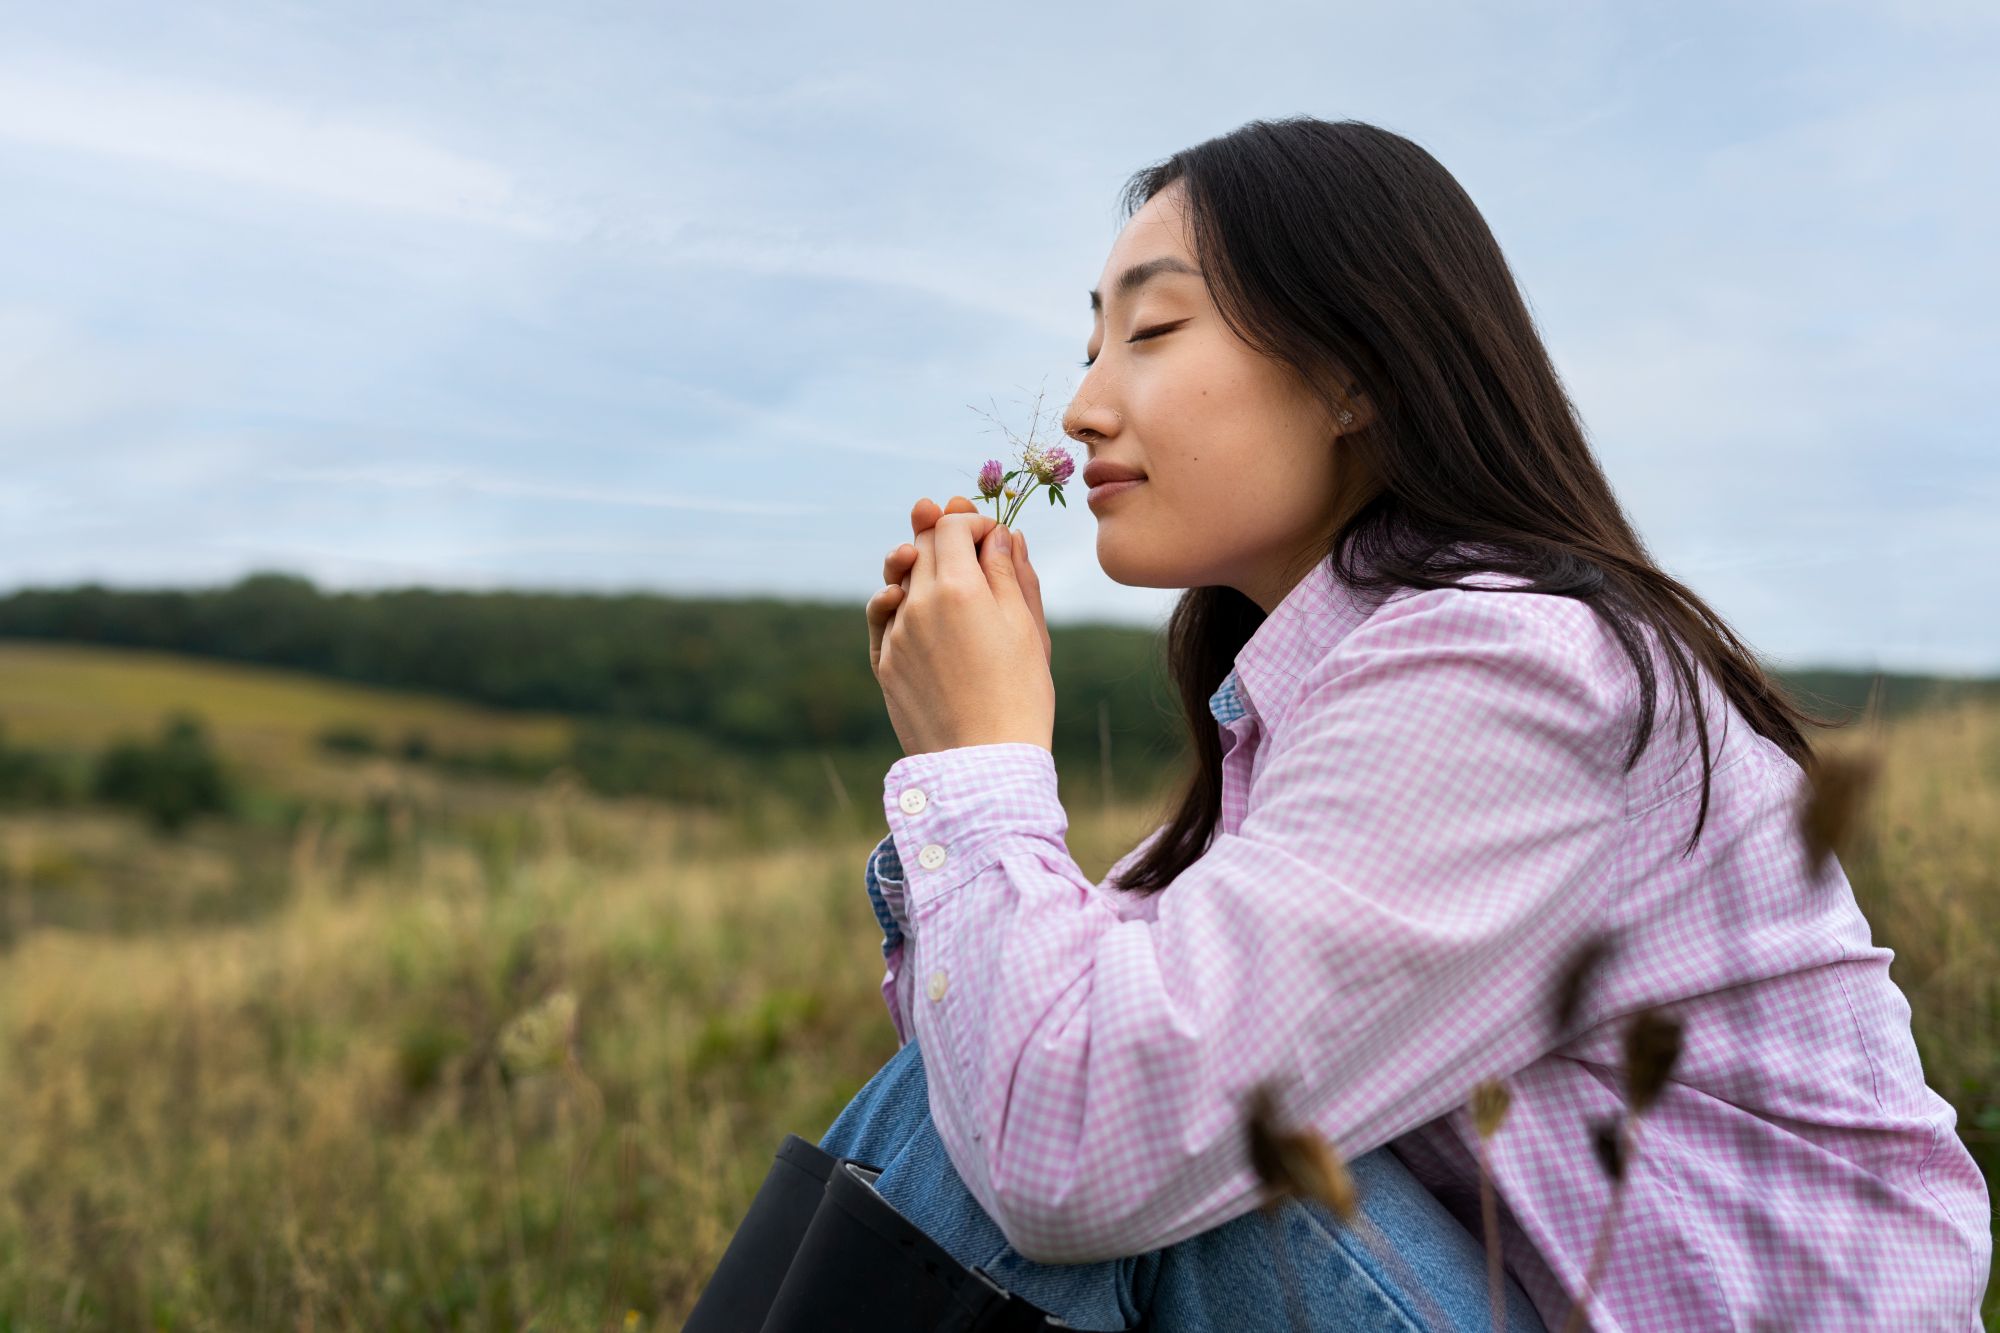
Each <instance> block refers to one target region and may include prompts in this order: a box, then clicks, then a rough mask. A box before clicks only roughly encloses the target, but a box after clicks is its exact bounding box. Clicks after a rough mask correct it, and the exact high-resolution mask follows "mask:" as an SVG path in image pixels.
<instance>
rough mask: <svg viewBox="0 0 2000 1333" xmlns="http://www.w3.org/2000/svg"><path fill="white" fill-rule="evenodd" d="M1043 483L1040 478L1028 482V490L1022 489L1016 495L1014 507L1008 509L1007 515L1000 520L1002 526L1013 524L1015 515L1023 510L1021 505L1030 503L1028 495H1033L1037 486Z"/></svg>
mask: <svg viewBox="0 0 2000 1333" xmlns="http://www.w3.org/2000/svg"><path fill="white" fill-rule="evenodd" d="M1041 484H1042V483H1041V482H1040V480H1035V481H1031V482H1029V483H1028V489H1027V490H1025V491H1022V492H1021V493H1020V494H1019V495H1017V496H1015V497H1014V507H1013V508H1012V509H1009V510H1008V511H1007V517H1005V518H1003V519H1001V520H1000V526H1002V527H1012V526H1013V524H1014V515H1016V514H1018V513H1020V512H1021V506H1022V505H1024V504H1026V503H1028V497H1029V496H1031V495H1033V494H1034V493H1035V487H1037V486H1039V485H1041Z"/></svg>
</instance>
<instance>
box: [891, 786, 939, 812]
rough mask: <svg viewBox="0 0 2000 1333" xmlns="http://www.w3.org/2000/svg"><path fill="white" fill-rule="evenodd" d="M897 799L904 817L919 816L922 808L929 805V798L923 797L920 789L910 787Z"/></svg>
mask: <svg viewBox="0 0 2000 1333" xmlns="http://www.w3.org/2000/svg"><path fill="white" fill-rule="evenodd" d="M898 799H899V803H900V804H901V805H902V807H903V813H904V814H906V815H920V814H922V813H923V812H924V807H925V806H927V805H929V804H930V803H931V798H930V797H928V796H926V795H924V789H923V788H922V787H910V788H908V789H906V790H905V791H904V792H903V794H902V796H901V797H900V798H898Z"/></svg>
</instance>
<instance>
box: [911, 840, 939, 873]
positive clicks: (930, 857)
mask: <svg viewBox="0 0 2000 1333" xmlns="http://www.w3.org/2000/svg"><path fill="white" fill-rule="evenodd" d="M917 864H918V865H920V866H922V867H923V868H924V869H926V870H936V869H937V868H938V867H939V866H941V865H943V864H944V848H942V847H940V846H939V845H938V844H936V843H932V844H931V845H930V846H928V847H926V848H924V849H923V850H922V851H921V852H918V853H917Z"/></svg>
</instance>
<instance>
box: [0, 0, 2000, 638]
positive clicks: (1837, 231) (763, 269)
mask: <svg viewBox="0 0 2000 1333" xmlns="http://www.w3.org/2000/svg"><path fill="white" fill-rule="evenodd" d="M417 10H418V7H413V6H406V5H390V4H368V3H351V4H340V5H334V4H322V5H311V4H296V3H295V4H268V3H267V4H261V5H251V4H236V3H205V2H204V0H189V2H188V3H176V4H174V5H168V6H162V5H150V4H136V3H135V4H125V5H104V4H96V3H89V2H88V0H84V2H82V3H66V4H64V5H60V6H57V5H28V4H26V3H22V2H21V0H0V461H4V463H5V465H6V473H7V482H6V484H5V485H4V487H0V588H12V587H16V586H22V585H35V584H50V583H70V582H75V581H80V580H83V579H97V580H101V581H104V582H107V583H112V584H116V585H124V586H160V585H163V584H176V585H197V584H207V583H215V582H221V581H226V580H230V579H233V578H235V577H236V576H238V575H240V574H241V573H243V572H245V571H247V570H250V569H258V568H281V569H289V570H294V571H296V572H299V573H302V574H306V575H308V576H310V577H312V578H314V579H315V580H317V581H319V582H320V583H321V584H322V585H324V586H331V587H375V586H400V585H407V584H411V583H427V584H434V585H451V586H462V587H473V588H484V587H502V586H516V587H542V588H574V589H633V588H646V589H657V590H661V591H667V592H684V593H714V594H738V593H772V592H775V593H780V594H786V595H795V596H802V597H811V598H817V599H825V600H844V601H851V602H852V604H853V605H854V607H855V609H856V618H857V619H856V627H857V633H859V632H860V621H859V615H860V605H861V603H862V602H863V601H864V600H865V599H866V598H867V597H868V595H869V594H870V593H872V592H873V591H874V589H875V588H876V587H877V586H879V582H880V566H881V559H882V555H883V553H884V552H885V551H886V550H887V549H888V548H889V547H891V546H893V545H894V544H895V543H896V542H897V541H899V540H901V539H902V538H903V537H904V536H905V535H907V532H908V517H907V516H908V509H909V505H910V503H911V502H912V501H913V500H914V499H915V498H916V497H917V496H918V495H924V494H928V495H932V496H934V497H936V498H938V499H940V500H941V499H943V498H945V497H946V496H948V495H950V494H952V493H954V492H965V491H968V490H969V489H970V487H971V485H972V482H971V478H972V475H973V473H974V472H975V470H976V469H977V467H978V464H979V462H980V460H982V459H984V458H986V457H989V456H1000V455H1002V454H1003V453H1004V450H1005V440H1004V438H1003V437H1002V436H1001V434H1000V433H999V430H998V428H997V426H996V425H995V423H994V422H993V421H992V420H990V419H989V418H988V417H987V416H985V415H983V414H984V413H988V412H991V413H995V414H997V415H998V416H999V417H1000V418H1001V419H1002V420H1004V421H1005V422H1007V423H1008V425H1009V426H1011V427H1012V428H1013V429H1015V430H1016V431H1020V430H1024V429H1025V428H1026V426H1027V423H1028V418H1029V415H1030V408H1031V406H1032V404H1033V402H1034V399H1035V396H1036V395H1037V393H1040V394H1041V395H1043V404H1044V409H1045V420H1048V421H1051V422H1052V421H1053V418H1054V416H1055V413H1056V412H1057V411H1059V410H1060V407H1061V405H1062V404H1063V403H1064V402H1065V401H1066V400H1067V399H1068V397H1069V396H1070V394H1071V393H1072V392H1073V391H1074V389H1075V387H1076V384H1077V383H1078V380H1079V377H1080V376H1081V375H1082V373H1083V372H1082V369H1081V368H1080V367H1079V366H1078V365H1077V362H1078V360H1079V359H1080V358H1081V356H1082V354H1083V347H1084V342H1085V339H1086V337H1087V335H1088V332H1089V309H1088V302H1087V298H1086V295H1085V293H1086V292H1087V291H1088V289H1089V288H1090V287H1091V286H1093V285H1094V284H1095V283H1096V280H1097V277H1098V274H1099V271H1100V269H1101V268H1102V265H1103V262H1104V258H1105V255H1106V253H1107V251H1108V249H1109V246H1110V244H1111V241H1112V239H1113V237H1114V236H1115V235H1116V231H1117V226H1118V217H1117V213H1116V199H1117V192H1118V188H1119V187H1120V186H1121V185H1122V183H1123V182H1124V180H1125V178H1126V176H1127V175H1128V174H1129V173H1130V172H1132V171H1133V170H1135V169H1136V168H1138V167H1141V166H1144V165H1146V164H1148V163H1151V162H1153V161H1156V160H1158V159H1159V158H1161V157H1164V156H1166V155H1167V154H1169V153H1171V152H1172V151H1174V150H1175V149H1177V148H1180V147H1183V146H1185V145H1187V144H1190V143H1194V142H1197V141H1199V140H1201V139H1204V138H1207V137H1209V136H1211V135H1214V134H1219V133H1222V132H1225V131H1227V130H1229V129H1232V128H1234V127H1236V126H1238V125H1240V124H1242V123H1243V122H1244V121H1247V120H1251V119H1255V118H1259V117H1276V116H1283V115H1290V114H1297V113H1303V114H1311V115H1318V116H1323V117H1327V118H1329V119H1341V118H1350V117H1351V118H1355V119H1361V120H1368V121H1372V122H1375V123H1377V124H1380V125H1383V126H1385V127H1387V128H1389V129H1393V130H1395V131H1397V132H1399V133H1402V134H1405V135H1408V136H1409V137H1411V138H1413V139H1415V140H1417V141H1418V142H1419V143H1421V144H1423V145H1424V146H1425V147H1426V148H1427V149H1429V150H1430V151H1431V152H1432V153H1434V154H1435V155H1436V156H1437V157H1438V158H1439V159H1440V160H1441V161H1442V162H1443V163H1444V164H1445V166H1446V167H1448V168H1449V169H1450V170H1452V171H1453V172H1454V174H1456V175H1457V177H1458V178H1459V180H1460V181H1461V182H1462V183H1463V184H1464V185H1465V187H1466V189H1467V190H1468V192H1469V193H1470V194H1471V195H1472V197H1473V199H1474V200H1475V201H1476V202H1477V203H1478V204H1479V205H1480V207H1481V209H1482V210H1483V211H1484V212H1485V215H1486V217H1487V219H1488V221H1489V222H1490V223H1491V225H1492V227H1493V229H1494V231H1495V233H1496V234H1497V235H1498V237H1499V239H1500V242H1501V245H1502V246H1503V247H1504V249H1505V250H1506V252H1507V255H1508V258H1509V260H1510V261H1511V263H1512V264H1513V265H1514V268H1515V272H1516V274H1517V276H1518V277H1519V279H1520V281H1521V284H1522V286H1523V288H1524V289H1525V291H1526V292H1527V294H1528V297H1529V300H1530V303H1531V305H1532V307H1533V310H1534V313H1535V315H1536V318H1537V321H1538V322H1539V324H1540V325H1541V328H1542V330H1543V332H1544V335H1545V336H1546V337H1547V339H1548V342H1549V345H1550V348H1551V350H1552V352H1553V354H1554V356H1555V359H1556V363H1557V368H1558V370H1559V371H1560V373H1561V374H1562V376H1563V379H1564V381H1565V383H1566V384H1567V385H1568V387H1569V388H1570V391H1571V393H1572V394H1573V396H1574V397H1575V399H1576V400H1577V403H1578V405H1579V407H1580V409H1581V411H1582V413H1583V417H1584V421H1585V423H1586V425H1587V427H1588V428H1589V430H1590V432H1591V436H1592V439H1593V441H1594V444H1595V446H1596V448H1597V450H1598V453H1599V456H1600V457H1601V458H1602V460H1603V462H1604V465H1605V467H1606V469H1607V471H1608V472H1609V474H1610V476H1611V479H1612V482H1613V484H1614V486H1615V487H1616V488H1617V490H1618V492H1619V494H1620V496H1621V497H1622V499H1623V500H1624V502H1625V503H1626V505H1627V507H1628V508H1629V509H1630V511H1631V512H1632V514H1633V516H1634V518H1635V520H1636V521H1637V523H1638V525H1639V527H1640V530H1641V532H1642V534H1643V535H1644V536H1645V538H1646V540H1647V541H1648V543H1649V545H1650V546H1651V548H1652V549H1653V551H1654V554H1655V555H1656V556H1657V557H1658V558H1659V560H1660V561H1661V563H1662V564H1663V565H1664V566H1665V567H1666V568H1667V570H1668V571H1669V572H1671V573H1673V574H1675V575H1677V576H1679V577H1681V578H1682V579H1684V580H1685V581H1687V582H1688V583H1690V584H1691V585H1692V586H1693V587H1694V588H1695V589H1696V590H1697V591H1699V592H1700V593H1702V594H1703V595H1704V596H1706V597H1708V598H1709V599H1710V600H1711V601H1712V602H1713V604H1714V605H1715V606H1716V607H1717V609H1718V610H1720V611H1721V613H1722V614H1723V615H1724V616H1725V617H1727V618H1728V619H1729V620H1730V622H1731V623H1732V624H1733V625H1734V626H1735V627H1736V628H1737V629H1738V630H1739V632H1741V633H1742V634H1744V635H1745V637H1746V638H1747V639H1748V640H1749V641H1750V643H1751V644H1752V645H1753V646H1754V647H1756V648H1757V649H1758V650H1759V651H1760V652H1762V653H1763V654H1765V655H1766V656H1767V657H1770V658H1773V659H1775V660H1777V661H1779V662H1780V663H1783V664H1791V665H1796V664H1803V663H1830V664H1840V665H1850V666H1857V667H1885V668H1920V669H1936V670H1948V671H1964V672H1981V673H1991V672H2000V572H1996V571H1997V570H2000V559H1996V557H2000V522H1996V519H1995V514H1996V509H2000V447H1996V445H2000V441H1996V439H1995V422H1996V409H1995V407H1994V406H1993V399H1992V394H1991V387H1992V385H1993V383H1994V380H1995V377H1994V375H1993V373H1992V371H1991V368H1990V367H1991V363H1992V361H1993V359H1994V356H1995V352H1996V347H1997V346H2000V338H1996V332H2000V314H1996V311H2000V257H1996V250H1995V246H1994V244H1993V240H1992V218H1993V217H1994V216H1995V212H1996V208H2000V168H1996V165H1995V160H1994V158H1993V157H1992V155H1991V154H1990V152H1985V151H1982V150H1980V149H1978V148H1977V147H1976V144H1977V142H1979V141H1980V139H1981V138H1982V136H1983V132H1985V131H1990V128H1991V127H1992V126H1993V125H1995V124H2000V88H1996V84H2000V80H1996V79H1995V78H1994V71H1995V69H2000V10H1995V9H1994V8H1993V7H1992V6H1991V5H1989V4H1985V3H1973V2H1972V0H1965V2H1963V3H1937V4H1928V5H1905V4H1894V5H1892V4H1879V5H1864V4H1858V3H1853V4H1850V3H1820V4H1802V3H1782V2H1778V3H1760V4H1758V5H1755V6H1735V5H1699V4H1672V5H1668V4H1651V3H1633V2H1631V0H1617V2H1616V3H1609V2H1607V3H1599V4H1581V3H1579V4H1569V3H1536V4H1516V5H1494V4H1461V3H1398V4H1395V5H1386V4H1385V5H1377V6H1369V7H1355V6H1345V5H1338V4H1316V5H1283V6H1280V5H1257V4H1245V5H1232V6H1228V7H1222V6H1214V5H1210V6H1203V7H1193V6H1185V5H1173V4H1149V5H1146V6H1143V7H1139V6H1133V7H1101V6H1083V7H1078V6H1072V5H1013V6H1008V7H1007V8H1006V10H1005V11H1004V15H996V12H995V11H992V10H990V9H984V10H967V11H963V12H959V11H956V10H954V9H952V8H951V7H946V6H932V5H923V6H919V5H909V6H895V7H891V6H879V5H878V6H866V7H857V6H825V5H816V4H815V5H803V4H802V5H773V6H765V7H761V8H754V9H753V8H735V9H733V10H731V11H729V12H728V13H726V14H725V13H723V12H722V10H721V8H720V7H715V9H714V10H713V12H709V13H698V12H693V11H692V9H691V8H688V9H684V8H683V7H678V6H666V5H657V6H651V7H644V8H642V7H637V6H631V7H610V6H592V5H584V4H565V5H562V6H555V5H542V6H524V5H518V4H512V3H506V2H505V0H488V2H487V3H481V4H477V5H473V4H466V5H452V6H444V5H434V6H425V7H422V12H417ZM1075 498H1076V501H1077V503H1075V504H1073V505H1072V506H1071V507H1070V508H1069V509H1068V510H1066V511H1065V510H1053V511H1052V510H1049V509H1047V508H1045V507H1039V502H1037V504H1038V507H1037V508H1036V509H1035V510H1034V511H1032V517H1030V518H1027V519H1025V520H1024V528H1025V530H1026V531H1027V532H1029V534H1030V535H1031V537H1032V538H1033V544H1034V547H1035V555H1036V564H1037V567H1038V568H1039V569H1040V570H1041V572H1042V577H1043V581H1044V588H1045V595H1046V600H1047V605H1048V608H1049V612H1050V617H1051V619H1052V620H1056V621H1064V620H1079V619H1086V618H1101V619H1112V620H1118V621H1124V622H1129V623H1134V624H1157V623H1159V621H1160V619H1161V618H1162V617H1163V616H1164V614H1165V612H1166V610H1167V608H1168V607H1169V605H1170V604H1171V602H1172V600H1173V596H1174V594H1173V593H1171V592H1167V591H1161V590H1154V589H1132V588H1124V587H1120V586H1119V585H1117V584H1114V583H1112V582H1111V581H1110V580H1109V579H1108V578H1106V577H1105V575H1104V574H1103V572H1102V571H1101V570H1100V569H1099V568H1098V567H1097V564H1096V560H1095V556H1094V537H1093V527H1094V523H1093V520H1092V518H1091V516H1090V513H1089V510H1088V509H1087V508H1086V507H1085V506H1084V505H1083V504H1082V503H1081V500H1082V494H1081V489H1080V487H1079V488H1078V491H1077V495H1076V497H1075Z"/></svg>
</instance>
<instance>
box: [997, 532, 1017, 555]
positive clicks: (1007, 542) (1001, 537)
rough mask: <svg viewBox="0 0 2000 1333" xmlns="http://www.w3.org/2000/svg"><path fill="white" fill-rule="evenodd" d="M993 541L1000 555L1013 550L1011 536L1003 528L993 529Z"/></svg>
mask: <svg viewBox="0 0 2000 1333" xmlns="http://www.w3.org/2000/svg"><path fill="white" fill-rule="evenodd" d="M993 540H994V542H995V543H997V544H998V546H999V548H1000V554H1002V555H1006V554H1007V553H1008V552H1009V551H1012V550H1013V549H1014V539H1013V534H1012V533H1010V532H1008V531H1007V529H1006V528H1004V527H999V528H995V529H993Z"/></svg>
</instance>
